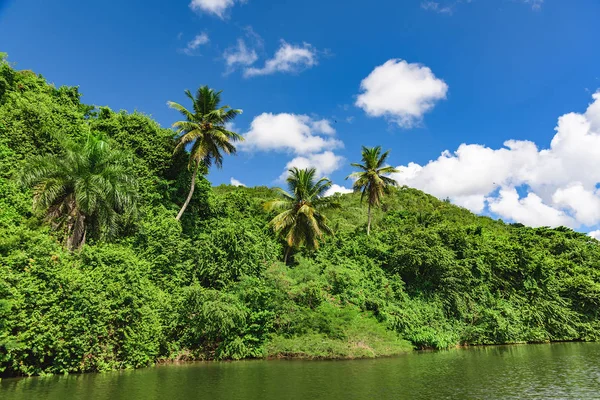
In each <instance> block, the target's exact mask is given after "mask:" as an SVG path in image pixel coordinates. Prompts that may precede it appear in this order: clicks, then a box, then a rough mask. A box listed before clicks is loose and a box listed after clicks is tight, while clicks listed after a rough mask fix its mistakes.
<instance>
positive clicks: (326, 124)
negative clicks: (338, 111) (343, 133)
mask: <svg viewBox="0 0 600 400" xmlns="http://www.w3.org/2000/svg"><path fill="white" fill-rule="evenodd" d="M311 127H312V129H313V130H314V131H315V132H318V133H323V134H325V135H335V129H333V126H331V122H330V121H329V120H326V119H320V120H318V121H312V122H311Z"/></svg>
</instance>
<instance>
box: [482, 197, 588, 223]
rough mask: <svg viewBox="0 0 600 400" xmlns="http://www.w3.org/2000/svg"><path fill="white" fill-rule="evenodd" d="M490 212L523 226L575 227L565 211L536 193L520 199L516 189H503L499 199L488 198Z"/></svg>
mask: <svg viewBox="0 0 600 400" xmlns="http://www.w3.org/2000/svg"><path fill="white" fill-rule="evenodd" d="M488 203H489V206H490V210H491V211H492V212H494V213H496V214H497V215H499V216H500V217H502V218H508V219H510V220H514V221H518V222H520V223H522V224H525V225H529V226H533V227H538V226H570V227H575V226H576V223H575V221H574V220H573V219H572V218H571V217H569V216H568V215H566V214H565V213H564V212H563V211H561V210H557V209H556V208H553V207H552V206H549V205H547V204H545V203H544V201H543V200H542V199H541V198H540V197H539V196H538V195H537V194H535V193H529V194H527V196H526V197H525V198H522V199H521V198H519V193H518V192H517V190H516V189H515V188H512V189H502V190H500V194H499V196H498V197H496V198H493V197H490V198H488Z"/></svg>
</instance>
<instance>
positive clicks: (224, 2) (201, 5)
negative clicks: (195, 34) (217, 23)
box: [190, 0, 245, 19]
mask: <svg viewBox="0 0 600 400" xmlns="http://www.w3.org/2000/svg"><path fill="white" fill-rule="evenodd" d="M244 2H245V0H192V1H191V3H190V8H191V9H192V10H194V11H196V12H205V13H207V14H214V15H216V16H217V17H219V18H221V19H223V18H225V12H226V11H227V9H228V8H230V7H233V6H234V5H235V3H244Z"/></svg>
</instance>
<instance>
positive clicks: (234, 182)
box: [229, 177, 246, 187]
mask: <svg viewBox="0 0 600 400" xmlns="http://www.w3.org/2000/svg"><path fill="white" fill-rule="evenodd" d="M229 183H230V184H231V185H232V186H242V187H246V185H244V184H243V183H242V182H240V181H238V180H237V179H235V178H234V177H232V178H231V179H230V180H229Z"/></svg>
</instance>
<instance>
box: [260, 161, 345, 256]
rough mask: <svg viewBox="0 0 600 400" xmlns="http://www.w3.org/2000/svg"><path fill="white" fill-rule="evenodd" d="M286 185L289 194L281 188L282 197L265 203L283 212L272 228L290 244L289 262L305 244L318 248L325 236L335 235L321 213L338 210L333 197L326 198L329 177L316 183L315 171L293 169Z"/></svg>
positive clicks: (266, 206)
mask: <svg viewBox="0 0 600 400" xmlns="http://www.w3.org/2000/svg"><path fill="white" fill-rule="evenodd" d="M287 184H288V188H289V192H286V191H285V190H283V189H280V188H278V189H276V190H277V192H278V194H279V197H280V198H279V199H276V200H272V201H269V202H267V203H265V209H266V210H268V211H281V212H280V213H279V214H278V215H277V216H275V218H273V219H272V220H271V222H270V225H271V226H272V227H273V229H274V230H275V232H276V233H277V234H279V235H280V236H281V237H282V238H283V239H284V240H285V241H286V243H287V245H288V249H287V251H286V254H285V262H286V263H287V258H288V255H289V252H290V251H291V249H297V248H300V247H301V246H302V245H304V246H306V247H307V248H308V249H316V248H318V247H319V240H321V239H322V238H323V236H324V235H325V234H333V231H332V229H331V228H330V227H329V225H328V223H329V222H328V220H327V218H326V217H325V216H324V215H323V214H322V213H321V211H323V210H324V209H327V208H337V207H339V204H338V203H336V202H335V201H333V200H332V199H331V198H330V197H325V192H326V191H327V189H329V188H330V187H331V181H330V180H329V179H327V178H321V179H319V180H317V179H316V170H315V169H314V168H309V169H298V168H292V169H290V170H289V176H288V178H287Z"/></svg>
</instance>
